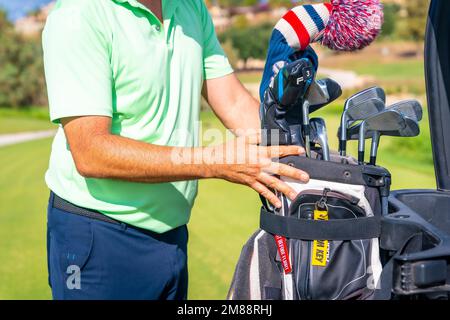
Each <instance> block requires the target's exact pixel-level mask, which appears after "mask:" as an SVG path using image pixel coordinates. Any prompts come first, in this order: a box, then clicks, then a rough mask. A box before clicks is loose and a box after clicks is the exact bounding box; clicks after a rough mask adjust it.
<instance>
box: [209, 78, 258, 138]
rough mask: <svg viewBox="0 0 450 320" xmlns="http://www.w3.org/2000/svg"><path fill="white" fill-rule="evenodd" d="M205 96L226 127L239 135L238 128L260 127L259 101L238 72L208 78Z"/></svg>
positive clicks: (244, 129) (254, 128) (256, 128)
mask: <svg viewBox="0 0 450 320" xmlns="http://www.w3.org/2000/svg"><path fill="white" fill-rule="evenodd" d="M203 97H204V98H205V99H206V101H207V102H208V103H209V105H210V106H211V108H212V109H213V111H214V113H215V114H216V115H217V117H218V118H219V119H220V120H221V121H222V123H223V124H224V125H225V127H227V128H228V129H230V130H232V131H233V132H235V133H237V134H238V135H240V132H239V130H238V129H240V130H243V131H246V130H248V129H252V130H259V129H260V120H259V102H258V101H257V100H256V99H255V98H254V97H253V96H252V95H251V94H250V92H248V90H247V89H246V88H245V87H244V86H243V85H242V83H241V82H240V81H239V79H238V78H237V76H236V74H234V73H232V74H229V75H227V76H224V77H221V78H216V79H210V80H206V81H205V82H204V84H203Z"/></svg>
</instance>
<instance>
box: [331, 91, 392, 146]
mask: <svg viewBox="0 0 450 320" xmlns="http://www.w3.org/2000/svg"><path fill="white" fill-rule="evenodd" d="M368 100H371V101H375V100H379V101H381V102H383V105H384V104H385V103H386V94H385V92H384V90H383V89H382V88H380V87H370V88H367V89H364V90H362V91H360V92H358V93H356V94H354V95H352V96H351V97H349V98H348V99H347V100H346V101H345V104H344V111H343V113H342V116H341V128H342V130H340V131H339V132H338V137H339V153H340V154H341V155H345V154H346V140H347V136H346V135H347V128H348V127H349V126H350V125H351V124H352V123H353V122H354V121H351V120H349V119H347V110H349V109H352V108H354V107H355V106H357V105H361V104H362V103H364V101H368ZM383 108H384V107H383ZM354 111H356V109H354ZM355 118H358V117H357V116H356V115H355ZM359 118H360V120H362V119H364V118H362V117H359Z"/></svg>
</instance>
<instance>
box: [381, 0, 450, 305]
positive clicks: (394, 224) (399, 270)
mask: <svg viewBox="0 0 450 320" xmlns="http://www.w3.org/2000/svg"><path fill="white" fill-rule="evenodd" d="M449 16H450V1H446V0H432V1H431V5H430V8H429V13H428V22H427V29H426V36H425V79H426V89H427V100H428V112H429V121H430V131H431V141H432V147H433V158H434V167H435V172H436V182H437V190H420V189H415V190H398V191H394V192H392V193H391V196H390V197H389V213H390V214H389V215H387V216H385V217H384V218H383V220H382V230H383V231H382V236H381V240H380V246H381V248H382V249H383V250H385V252H386V259H388V258H390V257H392V256H394V259H393V265H392V279H389V281H392V294H393V298H402V297H409V298H414V299H415V298H426V299H448V297H449V295H448V294H449V292H450V101H449V98H450V32H449V30H450V19H449V18H448V17H449Z"/></svg>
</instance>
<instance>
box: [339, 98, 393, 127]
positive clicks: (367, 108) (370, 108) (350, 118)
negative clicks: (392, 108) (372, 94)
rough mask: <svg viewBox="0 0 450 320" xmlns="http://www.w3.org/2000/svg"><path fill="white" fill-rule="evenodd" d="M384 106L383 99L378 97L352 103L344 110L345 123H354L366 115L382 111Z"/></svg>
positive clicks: (365, 117)
mask: <svg viewBox="0 0 450 320" xmlns="http://www.w3.org/2000/svg"><path fill="white" fill-rule="evenodd" d="M385 108H386V105H385V103H384V101H382V100H380V99H379V98H369V99H366V100H364V101H361V102H360V103H358V104H353V105H352V106H350V107H349V108H348V109H347V110H345V111H344V114H343V116H344V118H345V121H346V123H349V122H350V123H354V122H355V121H358V120H364V119H367V118H368V117H370V116H372V115H374V114H377V113H379V112H380V111H383V110H384V109H385Z"/></svg>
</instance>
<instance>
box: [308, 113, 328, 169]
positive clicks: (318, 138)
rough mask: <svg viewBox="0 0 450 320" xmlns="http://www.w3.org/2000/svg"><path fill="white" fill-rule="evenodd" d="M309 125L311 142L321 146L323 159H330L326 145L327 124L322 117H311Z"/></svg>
mask: <svg viewBox="0 0 450 320" xmlns="http://www.w3.org/2000/svg"><path fill="white" fill-rule="evenodd" d="M309 123H310V126H311V142H312V143H314V144H318V145H320V146H321V147H322V155H323V160H325V161H330V149H329V146H328V135H327V126H326V124H325V120H323V119H322V118H312V119H311V120H310V122H309Z"/></svg>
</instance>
